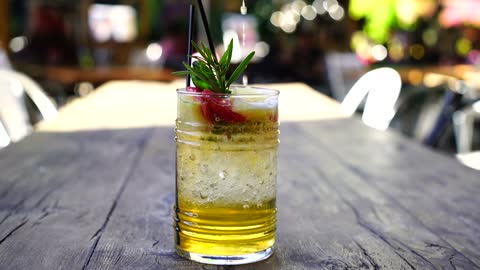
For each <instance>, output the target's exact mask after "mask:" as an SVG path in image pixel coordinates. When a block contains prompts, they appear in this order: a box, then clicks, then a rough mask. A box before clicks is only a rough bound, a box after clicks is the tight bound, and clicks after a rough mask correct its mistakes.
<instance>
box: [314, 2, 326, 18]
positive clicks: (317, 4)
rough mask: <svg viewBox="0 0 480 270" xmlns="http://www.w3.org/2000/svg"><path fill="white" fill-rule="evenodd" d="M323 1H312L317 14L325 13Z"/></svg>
mask: <svg viewBox="0 0 480 270" xmlns="http://www.w3.org/2000/svg"><path fill="white" fill-rule="evenodd" d="M323 2H324V0H315V1H313V3H312V6H313V7H314V8H315V10H316V11H317V14H319V15H322V14H325V12H327V11H326V10H325V8H324V7H323Z"/></svg>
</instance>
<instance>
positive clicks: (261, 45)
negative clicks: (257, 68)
mask: <svg viewBox="0 0 480 270" xmlns="http://www.w3.org/2000/svg"><path fill="white" fill-rule="evenodd" d="M254 50H255V56H256V57H261V58H263V57H265V56H267V55H268V53H269V52H270V45H268V43H266V42H264V41H261V42H257V43H256V44H255V49H254Z"/></svg>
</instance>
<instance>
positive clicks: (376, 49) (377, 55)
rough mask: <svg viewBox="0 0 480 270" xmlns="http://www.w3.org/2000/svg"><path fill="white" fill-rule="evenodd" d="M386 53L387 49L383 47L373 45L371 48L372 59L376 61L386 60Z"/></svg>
mask: <svg viewBox="0 0 480 270" xmlns="http://www.w3.org/2000/svg"><path fill="white" fill-rule="evenodd" d="M387 55H388V52H387V48H385V46H383V45H375V46H373V48H372V57H373V59H375V60H377V61H382V60H384V59H385V58H387Z"/></svg>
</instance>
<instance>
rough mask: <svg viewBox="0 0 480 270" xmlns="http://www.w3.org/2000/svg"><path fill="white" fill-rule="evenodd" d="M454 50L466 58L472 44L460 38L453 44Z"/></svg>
mask: <svg viewBox="0 0 480 270" xmlns="http://www.w3.org/2000/svg"><path fill="white" fill-rule="evenodd" d="M455 50H456V51H457V53H458V54H459V55H461V56H466V55H467V54H468V53H469V52H470V50H472V42H471V41H470V40H468V39H466V38H461V39H459V40H457V42H456V43H455Z"/></svg>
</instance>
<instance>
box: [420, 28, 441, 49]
mask: <svg viewBox="0 0 480 270" xmlns="http://www.w3.org/2000/svg"><path fill="white" fill-rule="evenodd" d="M422 39H423V42H424V43H425V45H427V46H429V47H432V46H434V45H435V44H436V43H437V41H438V33H437V31H436V30H434V29H427V30H425V32H423V34H422Z"/></svg>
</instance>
